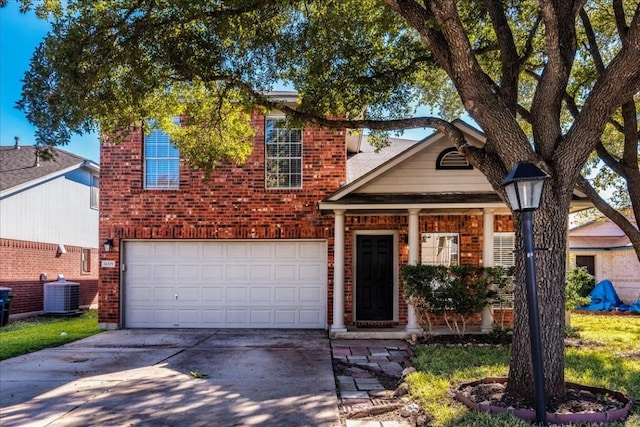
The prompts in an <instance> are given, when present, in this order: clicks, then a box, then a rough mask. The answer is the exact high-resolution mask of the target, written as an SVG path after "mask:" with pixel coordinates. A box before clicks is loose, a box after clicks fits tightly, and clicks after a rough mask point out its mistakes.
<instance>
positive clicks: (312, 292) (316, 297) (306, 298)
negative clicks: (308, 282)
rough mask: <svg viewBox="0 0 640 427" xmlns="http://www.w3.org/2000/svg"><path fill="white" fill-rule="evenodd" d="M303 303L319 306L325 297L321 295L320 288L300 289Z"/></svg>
mask: <svg viewBox="0 0 640 427" xmlns="http://www.w3.org/2000/svg"><path fill="white" fill-rule="evenodd" d="M299 294H300V299H299V301H300V302H301V303H312V304H319V303H320V301H321V300H322V298H323V296H322V294H321V291H320V288H316V287H313V288H300V289H299Z"/></svg>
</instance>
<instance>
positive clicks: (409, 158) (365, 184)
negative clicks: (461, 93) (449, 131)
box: [326, 120, 493, 201]
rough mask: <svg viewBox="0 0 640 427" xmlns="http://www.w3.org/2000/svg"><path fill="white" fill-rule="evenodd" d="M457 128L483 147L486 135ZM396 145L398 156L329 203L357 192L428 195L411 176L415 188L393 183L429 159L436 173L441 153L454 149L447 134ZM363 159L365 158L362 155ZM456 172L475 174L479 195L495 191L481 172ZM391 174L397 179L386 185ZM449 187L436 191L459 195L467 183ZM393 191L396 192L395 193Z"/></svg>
mask: <svg viewBox="0 0 640 427" xmlns="http://www.w3.org/2000/svg"><path fill="white" fill-rule="evenodd" d="M454 125H455V126H456V127H458V128H459V129H460V130H461V131H462V132H463V133H464V134H465V137H466V139H467V141H469V142H470V143H471V144H473V145H477V146H482V145H483V144H484V141H485V138H484V136H483V134H482V133H481V132H479V131H478V130H476V129H474V128H473V127H471V126H469V125H468V124H466V123H464V122H463V121H460V120H457V121H455V122H454ZM404 141H407V140H404ZM391 142H392V145H393V143H394V141H393V140H392V141H391ZM397 145H398V148H399V149H398V150H397V151H396V153H397V154H395V155H394V156H392V157H390V158H389V157H386V160H384V161H383V162H382V163H381V164H378V165H377V166H375V167H374V168H373V169H371V170H369V171H368V172H366V173H364V174H363V175H361V176H359V177H357V178H356V179H354V180H353V181H352V182H350V183H349V184H347V185H346V186H344V187H342V188H341V189H340V190H338V191H337V192H335V193H334V194H332V195H331V196H329V197H328V198H327V199H326V200H327V201H338V200H341V199H342V198H344V197H346V196H347V195H352V194H355V193H369V194H372V193H381V194H388V193H390V192H391V193H398V192H404V193H414V192H422V193H423V192H425V183H424V182H418V181H417V180H415V177H414V176H408V177H407V179H406V181H407V182H410V183H411V182H412V184H413V185H412V186H411V188H405V189H402V188H399V187H397V185H396V184H394V182H397V180H398V179H400V180H401V179H402V174H403V172H402V170H403V169H407V168H408V169H411V167H412V166H411V164H412V163H413V164H414V165H413V166H414V167H415V166H417V165H422V166H423V165H424V162H425V160H426V161H428V162H430V163H431V166H432V167H433V170H434V171H435V169H436V158H437V157H438V155H439V154H440V152H441V150H442V149H445V148H450V147H452V144H451V142H449V140H448V139H447V137H446V136H445V135H444V134H442V133H438V132H436V133H434V134H432V135H430V136H428V137H427V138H425V139H423V140H422V141H419V142H417V143H414V144H407V143H405V144H404V145H399V144H397ZM367 154H368V155H367V158H375V157H373V156H375V153H367ZM425 156H427V157H428V156H431V157H433V161H431V160H428V159H427V158H425ZM363 158H365V157H364V156H363ZM382 159H385V157H382ZM350 161H352V162H353V160H350ZM422 166H417V167H418V168H421V167H422ZM455 172H456V173H459V172H464V173H471V175H473V176H472V177H471V178H470V179H471V181H472V182H478V179H479V178H480V182H481V183H482V185H481V186H482V189H480V192H483V193H486V192H492V191H493V189H492V187H491V185H490V184H489V182H488V181H487V180H486V178H485V177H484V175H482V173H480V172H479V171H477V170H461V171H455ZM405 173H409V174H411V172H405ZM391 175H396V176H395V177H394V179H391V180H390V182H388V183H386V184H385V183H383V182H382V181H384V179H385V177H390V176H391ZM450 184H453V187H451V188H449V189H448V190H443V189H439V188H434V191H435V192H438V193H443V192H448V193H456V192H459V191H460V190H462V189H464V188H468V187H466V186H465V184H464V183H460V182H458V181H456V182H454V183H450ZM394 189H395V190H396V191H394ZM477 190H478V189H476V191H473V192H474V193H477V192H478V191H477Z"/></svg>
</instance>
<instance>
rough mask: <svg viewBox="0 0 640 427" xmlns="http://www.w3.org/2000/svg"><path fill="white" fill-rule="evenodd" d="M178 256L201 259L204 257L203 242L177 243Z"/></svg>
mask: <svg viewBox="0 0 640 427" xmlns="http://www.w3.org/2000/svg"><path fill="white" fill-rule="evenodd" d="M177 248H178V257H179V258H180V259H187V258H191V259H194V258H195V259H199V258H201V257H202V244H200V243H198V242H194V243H181V244H180V245H177Z"/></svg>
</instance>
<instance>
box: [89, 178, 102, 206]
mask: <svg viewBox="0 0 640 427" xmlns="http://www.w3.org/2000/svg"><path fill="white" fill-rule="evenodd" d="M90 204H91V209H98V206H99V204H100V177H98V176H97V175H91V202H90Z"/></svg>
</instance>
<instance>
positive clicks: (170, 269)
mask: <svg viewBox="0 0 640 427" xmlns="http://www.w3.org/2000/svg"><path fill="white" fill-rule="evenodd" d="M176 270H177V268H176V266H175V265H172V264H160V265H154V266H153V278H152V279H153V281H154V282H167V281H173V280H175V279H177V275H176Z"/></svg>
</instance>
